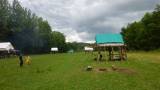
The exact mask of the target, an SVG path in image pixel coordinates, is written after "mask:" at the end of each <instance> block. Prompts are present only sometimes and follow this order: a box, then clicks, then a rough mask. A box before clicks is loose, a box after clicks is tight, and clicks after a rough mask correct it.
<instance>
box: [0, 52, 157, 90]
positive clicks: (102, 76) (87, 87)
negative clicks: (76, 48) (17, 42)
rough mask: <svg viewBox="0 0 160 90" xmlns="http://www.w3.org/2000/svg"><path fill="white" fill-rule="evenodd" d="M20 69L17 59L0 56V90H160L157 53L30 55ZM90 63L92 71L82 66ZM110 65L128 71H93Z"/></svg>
mask: <svg viewBox="0 0 160 90" xmlns="http://www.w3.org/2000/svg"><path fill="white" fill-rule="evenodd" d="M31 58H32V64H31V65H29V66H28V65H24V67H22V68H20V67H19V65H18V58H9V59H0V90H160V52H148V53H145V52H130V53H128V60H127V61H115V62H96V61H93V55H91V54H84V53H73V54H71V53H70V54H69V53H68V54H55V55H54V54H53V55H52V54H46V55H33V56H31ZM88 65H91V66H93V68H94V70H93V71H86V70H85V68H86V67H87V66H88ZM112 65H114V66H115V67H119V68H126V69H128V70H130V71H132V73H128V72H121V71H105V72H100V71H97V70H96V69H97V68H111V66H112Z"/></svg>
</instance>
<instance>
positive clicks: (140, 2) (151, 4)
mask: <svg viewBox="0 0 160 90" xmlns="http://www.w3.org/2000/svg"><path fill="white" fill-rule="evenodd" d="M19 1H20V2H21V4H22V6H24V7H26V8H28V9H31V11H32V12H34V13H36V14H37V15H38V16H41V17H43V18H44V19H46V20H47V21H48V22H49V23H50V25H51V27H52V29H53V30H56V31H60V32H62V33H64V34H65V36H66V40H67V41H70V42H72V41H78V42H88V41H94V37H95V34H97V33H119V32H120V30H121V28H122V27H123V26H126V25H127V24H128V23H130V22H133V21H135V20H140V19H141V17H142V16H143V15H144V13H145V12H151V11H153V10H154V8H155V6H156V4H158V3H160V0H19Z"/></svg>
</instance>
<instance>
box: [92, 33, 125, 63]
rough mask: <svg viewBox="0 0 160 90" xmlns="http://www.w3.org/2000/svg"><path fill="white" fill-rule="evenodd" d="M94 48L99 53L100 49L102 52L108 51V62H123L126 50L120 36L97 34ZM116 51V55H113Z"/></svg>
mask: <svg viewBox="0 0 160 90" xmlns="http://www.w3.org/2000/svg"><path fill="white" fill-rule="evenodd" d="M95 40H96V47H97V48H98V49H99V51H101V49H102V48H104V50H108V51H109V59H110V60H115V59H119V60H125V59H126V57H127V55H126V48H125V46H126V45H125V44H124V41H123V38H122V35H121V34H97V35H96V37H95ZM115 48H116V50H118V54H115V53H114V51H115Z"/></svg>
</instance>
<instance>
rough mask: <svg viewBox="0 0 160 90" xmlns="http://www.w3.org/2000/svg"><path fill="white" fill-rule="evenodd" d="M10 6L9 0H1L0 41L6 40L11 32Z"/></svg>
mask: <svg viewBox="0 0 160 90" xmlns="http://www.w3.org/2000/svg"><path fill="white" fill-rule="evenodd" d="M9 7H10V5H9V3H8V1H7V0H0V41H6V38H7V36H8V34H9V33H10V31H9V28H8V20H9Z"/></svg>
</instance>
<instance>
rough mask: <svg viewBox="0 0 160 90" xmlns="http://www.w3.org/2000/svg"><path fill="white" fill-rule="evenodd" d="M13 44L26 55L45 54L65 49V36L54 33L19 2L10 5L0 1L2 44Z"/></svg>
mask: <svg viewBox="0 0 160 90" xmlns="http://www.w3.org/2000/svg"><path fill="white" fill-rule="evenodd" d="M6 41H7V42H8V41H9V42H11V43H12V44H13V45H14V47H15V48H16V49H18V50H21V51H22V52H24V53H45V52H49V51H50V48H51V47H57V46H58V48H60V51H61V52H64V51H65V50H67V49H66V48H65V46H66V43H65V36H64V35H63V34H62V33H60V32H56V31H54V32H53V31H52V29H51V26H50V25H49V23H48V22H47V21H46V20H43V19H42V18H41V17H38V16H36V15H35V14H34V13H32V12H31V11H30V10H28V9H26V8H24V7H22V6H21V5H20V3H19V2H18V0H13V3H12V4H10V3H9V2H8V0H0V42H6Z"/></svg>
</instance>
